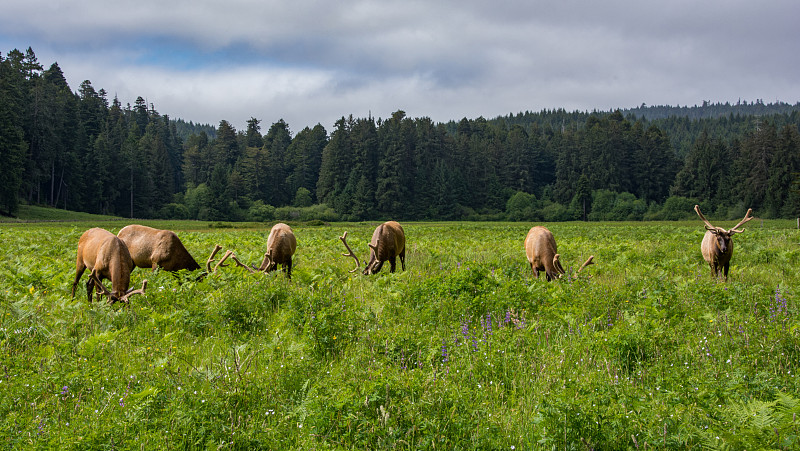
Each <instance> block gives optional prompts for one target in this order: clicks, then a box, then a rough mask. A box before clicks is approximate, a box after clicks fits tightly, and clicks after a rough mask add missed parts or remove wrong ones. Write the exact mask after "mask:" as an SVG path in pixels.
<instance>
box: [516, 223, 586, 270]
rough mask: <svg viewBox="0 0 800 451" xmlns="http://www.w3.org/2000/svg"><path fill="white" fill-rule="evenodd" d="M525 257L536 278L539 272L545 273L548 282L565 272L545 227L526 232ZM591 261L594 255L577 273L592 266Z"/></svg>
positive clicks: (553, 241)
mask: <svg viewBox="0 0 800 451" xmlns="http://www.w3.org/2000/svg"><path fill="white" fill-rule="evenodd" d="M525 255H526V256H527V257H528V262H529V263H530V264H531V269H532V270H533V274H534V275H535V276H536V277H537V278H538V277H539V271H544V272H545V275H546V277H547V280H548V281H550V280H555V279H558V278H559V277H561V275H562V274H564V272H565V271H564V268H563V267H562V266H561V261H560V260H559V257H560V255H559V254H558V248H557V247H556V239H555V238H553V234H552V232H550V231H549V230H547V228H545V227H542V226H535V227H531V229H530V230H529V231H528V235H527V236H526V237H525ZM593 259H594V255H592V256H590V257H589V258H588V259H587V260H586V262H585V263H584V264H583V265H581V267H580V269H578V271H577V272H581V270H583V268H585V267H587V266H589V265H591V264H593V263H594V262H593V261H592V260H593Z"/></svg>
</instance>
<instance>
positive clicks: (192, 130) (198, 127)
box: [172, 119, 217, 142]
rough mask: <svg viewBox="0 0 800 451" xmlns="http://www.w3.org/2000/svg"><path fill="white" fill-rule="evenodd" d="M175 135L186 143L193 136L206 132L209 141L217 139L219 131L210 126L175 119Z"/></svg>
mask: <svg viewBox="0 0 800 451" xmlns="http://www.w3.org/2000/svg"><path fill="white" fill-rule="evenodd" d="M172 122H173V123H174V124H175V134H176V135H177V136H178V137H179V138H181V140H183V142H186V139H187V138H189V137H190V136H192V135H199V134H200V132H206V135H208V139H214V138H216V137H217V129H216V128H215V127H213V126H211V125H210V124H195V123H194V122H192V121H189V122H186V121H184V120H183V119H174V120H173V121H172Z"/></svg>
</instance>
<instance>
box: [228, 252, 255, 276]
mask: <svg viewBox="0 0 800 451" xmlns="http://www.w3.org/2000/svg"><path fill="white" fill-rule="evenodd" d="M228 252H230V251H228ZM227 255H228V254H226V256H227ZM230 256H231V260H233V262H234V263H236V266H241V267H242V268H244V269H246V270H248V271H250V272H251V273H254V274H255V273H257V272H258V271H257V270H255V269H253V268H251V267H249V266H247V265H245V264H244V263H242V262H240V261H239V259H238V258H236V254H233V253H231V254H230Z"/></svg>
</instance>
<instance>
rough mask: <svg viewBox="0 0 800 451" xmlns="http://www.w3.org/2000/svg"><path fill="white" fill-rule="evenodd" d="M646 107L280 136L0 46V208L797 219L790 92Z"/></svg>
mask: <svg viewBox="0 0 800 451" xmlns="http://www.w3.org/2000/svg"><path fill="white" fill-rule="evenodd" d="M704 106H707V107H709V108H712V107H713V108H716V109H715V110H714V111H727V110H725V109H724V108H722V109H721V110H720V108H719V107H718V106H714V105H704ZM748 106H750V107H752V108H753V110H752V111H755V112H756V113H758V114H760V113H763V112H764V111H773V110H774V111H777V112H772V113H768V114H763V115H756V114H752V115H751V114H745V113H744V112H746V111H749V110H747V109H746V107H748ZM642 108H644V107H642ZM657 108H659V109H658V111H656V112H654V114H652V115H651V116H650V117H647V115H645V114H642V111H643V110H642V109H641V108H639V109H635V110H627V111H613V112H592V113H588V112H577V111H576V112H567V111H565V110H562V109H559V110H544V111H541V112H539V113H531V112H526V113H519V114H516V115H514V114H509V115H508V116H505V117H498V118H495V119H490V120H487V119H484V118H477V119H466V118H464V119H461V120H460V121H450V122H447V123H435V122H433V121H432V120H431V119H430V118H426V117H422V118H409V117H407V116H406V114H405V113H404V112H403V111H400V110H398V111H396V112H395V113H393V114H392V115H391V117H389V118H385V119H381V118H373V117H371V116H370V117H366V118H356V117H353V116H346V117H344V116H343V117H342V118H341V119H339V120H338V121H337V122H336V123H335V124H334V127H333V130H331V131H330V132H329V131H328V130H326V129H325V128H324V127H323V126H322V125H319V124H317V125H316V126H314V127H306V128H304V129H303V130H301V131H299V132H297V133H296V134H293V133H292V131H291V130H290V128H289V124H287V123H286V122H285V121H283V120H279V121H278V122H275V123H273V124H271V125H270V127H269V128H268V129H267V131H266V133H264V134H262V127H261V121H260V120H259V119H256V118H251V119H250V120H249V121H247V126H246V129H245V130H236V129H235V128H234V127H233V125H231V124H230V123H229V122H227V121H225V120H222V121H220V123H219V125H218V126H217V127H210V126H207V125H201V124H194V123H186V122H185V121H183V120H182V119H177V120H174V119H171V118H170V117H169V116H167V115H163V114H160V113H159V112H158V111H156V109H155V107H154V105H152V104H150V105H148V104H147V102H146V101H145V100H144V99H143V98H142V97H139V98H137V99H136V101H135V102H134V104H133V105H130V104H127V105H122V103H121V102H120V101H119V100H118V99H117V98H114V99H112V100H111V101H109V100H108V95H107V93H106V91H105V90H103V89H100V90H95V88H94V87H93V86H92V84H91V82H90V81H89V80H86V81H84V82H83V83H81V85H80V87H79V89H78V91H77V92H73V91H72V90H71V89H70V87H69V86H68V84H67V81H66V78H65V77H64V74H63V73H62V71H61V69H60V68H59V66H58V64H57V63H53V64H52V65H50V67H49V68H47V69H44V67H43V66H42V65H41V64H40V63H39V62H38V60H37V58H36V55H35V54H34V52H33V50H32V49H30V48H29V49H28V50H27V51H26V52H24V53H23V52H21V51H19V50H12V51H11V52H9V53H8V54H7V55H6V56H5V57H4V56H2V55H0V165H1V166H2V168H3V170H2V171H0V173H1V174H2V175H0V177H2V180H0V211H2V212H3V213H4V214H14V213H15V212H16V210H17V207H18V205H19V204H20V202H24V203H29V204H43V205H51V206H57V207H59V208H66V209H70V210H78V211H86V212H92V213H101V214H112V215H119V216H125V217H137V218H175V219H202V220H257V221H262V220H271V219H274V218H281V219H323V220H337V219H341V220H353V221H358V220H368V219H381V218H393V219H399V220H423V219H435V220H460V219H475V220H504V219H508V220H529V221H532V220H547V221H558V220H574V219H585V220H611V219H627V220H641V219H674V218H678V217H683V216H686V215H691V214H692V212H691V206H692V205H693V204H694V203H701V205H702V206H703V210H704V211H709V212H712V213H713V214H716V215H719V216H722V217H735V216H741V214H742V213H743V211H744V210H746V208H748V207H752V208H754V210H756V211H757V212H758V214H759V215H761V216H765V217H795V216H797V215H800V186H799V184H800V138H799V136H800V133H798V126H800V116H799V114H800V113H798V106H797V105H795V106H791V105H787V104H780V105H778V107H776V108H777V109H776V108H772V105H771V104H770V105H764V104H763V103H761V102H756V103H753V104H745V105H741V104H739V105H736V107H735V113H734V112H733V110H732V111H731V112H730V113H729V114H727V115H725V114H716V115H712V116H713V117H711V116H709V117H704V118H699V119H689V118H688V117H685V116H684V117H681V116H666V117H662V116H663V114H662V111H663V109H664V107H657ZM759 112H760V113H759ZM687 206H688V208H687Z"/></svg>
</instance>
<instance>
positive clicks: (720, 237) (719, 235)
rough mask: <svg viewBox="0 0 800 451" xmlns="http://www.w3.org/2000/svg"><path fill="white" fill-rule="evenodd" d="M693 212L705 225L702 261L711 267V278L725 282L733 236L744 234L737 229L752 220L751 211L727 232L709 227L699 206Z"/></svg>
mask: <svg viewBox="0 0 800 451" xmlns="http://www.w3.org/2000/svg"><path fill="white" fill-rule="evenodd" d="M694 211H696V212H697V215H698V216H700V219H702V220H703V222H705V223H706V234H705V235H704V236H703V242H702V243H700V252H702V253H703V259H704V260H705V261H706V262H707V263H708V265H709V266H711V277H720V276H721V275H722V276H724V278H725V280H726V281H727V280H728V268H729V267H730V264H731V257H733V239H732V238H733V234H734V233H742V232H744V230H737V229H738V228H739V227H740V226H742V225H743V224H744V223H746V222H747V221H750V220H751V219H753V216H752V213H753V209H752V208H748V209H747V213H745V215H744V218H742V220H741V221H739V223H738V224H736V225H735V226H733V227H731V228H730V229H729V230H725V229H723V228H722V227H714V226H713V225H711V223H710V222H708V219H706V217H705V216H703V213H701V212H700V206H699V205H695V206H694Z"/></svg>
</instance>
